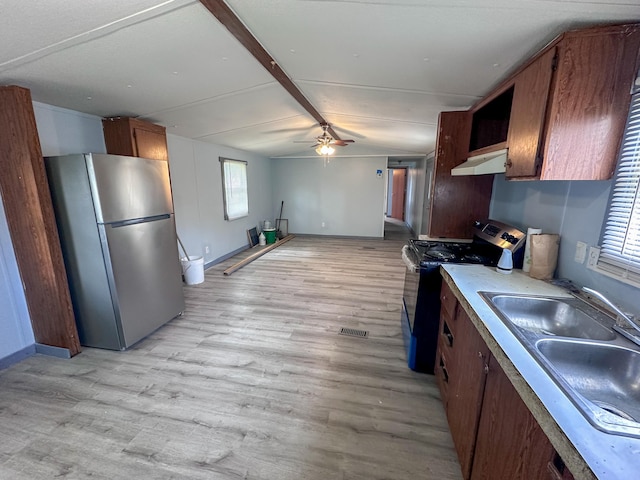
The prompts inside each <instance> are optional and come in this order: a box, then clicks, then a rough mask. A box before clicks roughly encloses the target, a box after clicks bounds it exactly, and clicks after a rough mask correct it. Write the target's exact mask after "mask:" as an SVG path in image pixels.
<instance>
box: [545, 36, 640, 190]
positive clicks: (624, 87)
mask: <svg viewBox="0 0 640 480" xmlns="http://www.w3.org/2000/svg"><path fill="white" fill-rule="evenodd" d="M639 49H640V28H638V26H628V25H627V26H617V27H604V28H600V29H594V30H589V31H587V32H571V33H570V34H566V35H565V36H564V38H563V39H562V40H561V41H560V42H559V43H558V68H557V71H556V79H555V80H554V82H553V85H554V91H553V92H552V102H551V104H550V112H549V115H548V125H547V135H546V139H545V148H544V159H543V165H542V172H541V175H540V178H541V179H542V180H607V179H609V178H611V175H612V173H613V171H614V169H615V165H616V160H617V153H618V148H619V146H620V139H621V138H622V134H623V131H624V125H625V122H626V117H627V114H628V111H629V102H630V89H631V85H632V83H633V81H634V79H635V76H636V72H637V71H638V70H637V69H638V64H639V60H638V51H639Z"/></svg>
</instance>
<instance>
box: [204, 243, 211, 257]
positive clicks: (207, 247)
mask: <svg viewBox="0 0 640 480" xmlns="http://www.w3.org/2000/svg"><path fill="white" fill-rule="evenodd" d="M210 252H211V249H210V248H209V245H205V246H204V254H205V255H209V253H210Z"/></svg>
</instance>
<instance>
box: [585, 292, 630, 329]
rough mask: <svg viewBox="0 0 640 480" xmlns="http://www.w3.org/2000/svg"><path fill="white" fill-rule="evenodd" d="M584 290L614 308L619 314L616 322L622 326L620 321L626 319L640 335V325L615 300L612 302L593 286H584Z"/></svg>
mask: <svg viewBox="0 0 640 480" xmlns="http://www.w3.org/2000/svg"><path fill="white" fill-rule="evenodd" d="M582 290H583V291H585V292H587V293H588V294H590V295H593V296H594V297H596V298H597V299H598V300H600V301H601V302H602V303H604V304H605V305H607V306H608V307H609V308H611V310H613V311H614V312H615V313H616V315H617V316H618V317H617V318H616V323H618V324H620V326H621V327H622V324H621V322H620V321H621V320H624V321H625V322H626V323H628V324H629V326H630V327H632V328H633V329H634V330H635V331H636V334H637V335H640V327H638V325H636V322H634V321H633V320H631V318H630V317H629V316H628V315H627V314H626V313H624V312H623V311H622V310H620V309H619V308H618V307H617V306H616V305H615V304H614V303H613V302H611V300H609V299H608V298H607V297H605V296H604V295H603V294H601V293H600V292H598V291H596V290H593V289H591V288H587V287H582ZM613 328H614V329H615V330H616V331H618V332H619V331H620V330H618V329H616V328H615V326H614V327H613ZM620 333H623V332H620Z"/></svg>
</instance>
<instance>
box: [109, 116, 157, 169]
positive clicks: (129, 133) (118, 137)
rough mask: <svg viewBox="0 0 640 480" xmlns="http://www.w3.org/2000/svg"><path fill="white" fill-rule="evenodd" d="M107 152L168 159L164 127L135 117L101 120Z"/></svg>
mask: <svg viewBox="0 0 640 480" xmlns="http://www.w3.org/2000/svg"><path fill="white" fill-rule="evenodd" d="M102 128H103V130H104V141H105V144H106V146H107V153H111V154H114V155H128V156H130V157H143V158H151V159H154V160H168V157H169V155H168V153H167V135H166V129H165V128H164V127H162V126H160V125H155V124H153V123H149V122H145V121H143V120H139V119H137V118H129V117H114V118H105V119H104V120H102Z"/></svg>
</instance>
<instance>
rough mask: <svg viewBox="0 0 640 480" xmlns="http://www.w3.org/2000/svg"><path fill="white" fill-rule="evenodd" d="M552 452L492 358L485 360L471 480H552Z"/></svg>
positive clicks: (547, 441)
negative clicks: (485, 368) (483, 382)
mask: <svg viewBox="0 0 640 480" xmlns="http://www.w3.org/2000/svg"><path fill="white" fill-rule="evenodd" d="M554 455H555V450H554V448H553V446H552V445H551V443H550V442H549V439H548V438H547V436H546V435H545V434H544V432H543V431H542V429H541V428H540V426H539V425H538V422H536V420H535V418H533V415H531V412H529V409H528V408H527V406H526V405H525V404H524V402H523V401H522V399H521V398H520V396H519V395H518V392H516V390H515V388H513V385H511V382H510V381H509V379H508V378H507V376H506V375H505V373H504V371H503V370H502V368H501V367H500V365H499V364H498V362H497V361H496V359H495V358H494V357H491V359H490V360H489V372H488V375H487V383H486V385H485V391H484V400H483V402H482V412H481V414H480V424H479V426H478V436H477V438H476V450H475V455H474V458H473V468H472V470H471V472H472V473H471V477H470V478H471V479H472V480H480V479H497V478H509V479H516V478H519V479H523V480H524V479H532V478H553V477H551V476H550V475H551V474H550V472H549V471H548V466H549V462H552V461H553V458H554Z"/></svg>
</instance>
